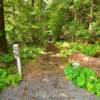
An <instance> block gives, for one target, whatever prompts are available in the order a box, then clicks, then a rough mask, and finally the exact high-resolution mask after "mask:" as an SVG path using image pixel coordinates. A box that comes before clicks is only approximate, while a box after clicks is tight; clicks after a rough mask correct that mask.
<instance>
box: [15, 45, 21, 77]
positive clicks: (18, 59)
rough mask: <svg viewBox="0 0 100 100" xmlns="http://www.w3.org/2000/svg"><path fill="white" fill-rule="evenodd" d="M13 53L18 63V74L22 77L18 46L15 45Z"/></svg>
mask: <svg viewBox="0 0 100 100" xmlns="http://www.w3.org/2000/svg"><path fill="white" fill-rule="evenodd" d="M13 53H14V56H15V59H16V61H17V70H18V74H19V75H21V76H22V72H21V61H20V55H19V46H18V44H14V45H13Z"/></svg>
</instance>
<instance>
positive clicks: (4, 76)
mask: <svg viewBox="0 0 100 100" xmlns="http://www.w3.org/2000/svg"><path fill="white" fill-rule="evenodd" d="M20 81H21V76H19V75H18V74H13V75H11V74H9V73H8V72H7V71H6V70H4V69H0V91H1V90H3V89H4V88H6V87H7V86H10V85H13V86H15V85H17V84H18V83H19V82H20Z"/></svg>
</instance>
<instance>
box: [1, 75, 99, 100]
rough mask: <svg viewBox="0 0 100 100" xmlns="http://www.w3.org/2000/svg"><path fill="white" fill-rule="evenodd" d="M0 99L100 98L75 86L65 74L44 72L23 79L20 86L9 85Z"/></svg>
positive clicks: (53, 99)
mask: <svg viewBox="0 0 100 100" xmlns="http://www.w3.org/2000/svg"><path fill="white" fill-rule="evenodd" d="M0 100H100V99H99V98H97V97H96V96H94V95H91V94H89V93H88V92H86V91H85V90H84V89H80V88H77V87H75V86H74V85H73V84H72V83H71V82H70V81H67V80H66V79H65V78H64V76H63V75H57V74H50V73H49V74H44V75H41V76H37V77H31V79H29V80H28V79H26V80H23V81H22V82H21V83H20V85H19V86H18V87H9V88H8V89H6V90H5V91H3V92H2V93H1V94H0Z"/></svg>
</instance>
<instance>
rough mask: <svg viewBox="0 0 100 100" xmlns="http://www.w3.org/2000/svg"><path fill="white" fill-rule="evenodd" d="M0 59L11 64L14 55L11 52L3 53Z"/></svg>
mask: <svg viewBox="0 0 100 100" xmlns="http://www.w3.org/2000/svg"><path fill="white" fill-rule="evenodd" d="M0 61H1V62H2V63H4V64H6V65H7V66H9V64H11V63H12V62H13V61H14V56H13V55H11V54H4V55H2V56H0Z"/></svg>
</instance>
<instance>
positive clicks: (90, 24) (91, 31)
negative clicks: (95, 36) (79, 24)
mask: <svg viewBox="0 0 100 100" xmlns="http://www.w3.org/2000/svg"><path fill="white" fill-rule="evenodd" d="M92 19H93V2H92V0H91V10H90V22H89V33H93V25H92Z"/></svg>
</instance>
